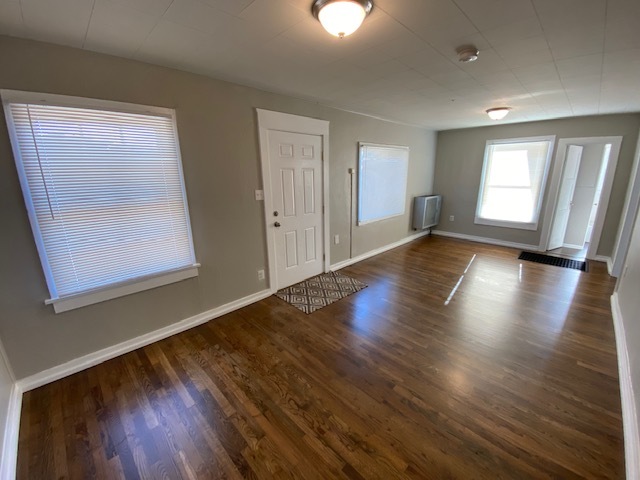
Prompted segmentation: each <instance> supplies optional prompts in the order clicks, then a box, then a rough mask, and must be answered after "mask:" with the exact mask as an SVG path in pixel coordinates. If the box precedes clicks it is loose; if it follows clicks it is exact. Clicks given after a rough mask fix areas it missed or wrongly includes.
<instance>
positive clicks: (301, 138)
mask: <svg viewBox="0 0 640 480" xmlns="http://www.w3.org/2000/svg"><path fill="white" fill-rule="evenodd" d="M269 169H270V174H271V189H272V197H273V212H272V216H271V217H270V218H269V213H267V228H268V229H269V231H270V236H271V241H272V242H273V243H274V246H275V249H274V250H275V257H276V258H275V265H276V278H275V279H274V280H275V285H276V288H278V289H280V288H284V287H287V286H289V285H293V284H294V283H297V282H300V281H302V280H305V279H307V278H309V277H313V276H314V275H318V274H319V273H322V271H323V258H322V257H323V251H324V249H323V238H324V235H323V218H322V216H323V212H322V205H323V198H322V197H323V195H322V191H323V190H322V137H321V136H318V135H306V134H301V133H291V132H281V131H275V130H270V131H269Z"/></svg>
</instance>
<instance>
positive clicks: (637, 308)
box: [616, 211, 640, 413]
mask: <svg viewBox="0 0 640 480" xmlns="http://www.w3.org/2000/svg"><path fill="white" fill-rule="evenodd" d="M628 252H629V253H628V254H627V260H626V263H625V267H624V268H623V270H622V271H623V273H622V276H621V277H620V280H619V281H618V285H617V286H616V290H617V293H618V305H619V306H620V313H621V314H622V323H623V324H624V331H625V339H624V340H625V342H626V344H627V351H628V353H629V364H630V367H631V383H632V385H633V390H634V394H635V395H634V396H635V403H636V412H638V413H640V348H638V345H640V315H639V313H638V312H640V295H638V292H640V211H638V214H637V216H636V220H635V227H634V229H633V234H632V237H631V244H630V245H629V250H628ZM618 354H620V352H618Z"/></svg>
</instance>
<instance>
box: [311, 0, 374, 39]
mask: <svg viewBox="0 0 640 480" xmlns="http://www.w3.org/2000/svg"><path fill="white" fill-rule="evenodd" d="M372 8H373V2H372V1H371V0H315V1H314V2H313V5H312V6H311V11H312V12H313V16H314V17H316V18H317V19H318V20H319V21H320V23H321V24H322V26H323V27H324V29H325V30H326V31H327V32H329V33H330V34H331V35H335V36H336V37H339V38H344V37H346V36H347V35H351V34H352V33H353V32H355V31H356V30H357V29H358V28H360V25H362V22H363V21H364V19H365V18H366V16H367V15H369V13H370V12H371V9H372Z"/></svg>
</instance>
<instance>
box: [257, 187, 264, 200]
mask: <svg viewBox="0 0 640 480" xmlns="http://www.w3.org/2000/svg"><path fill="white" fill-rule="evenodd" d="M260 200H264V190H256V201H258V202H259V201H260Z"/></svg>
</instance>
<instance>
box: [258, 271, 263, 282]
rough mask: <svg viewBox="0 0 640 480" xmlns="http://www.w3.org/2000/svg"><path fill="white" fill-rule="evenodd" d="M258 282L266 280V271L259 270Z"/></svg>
mask: <svg viewBox="0 0 640 480" xmlns="http://www.w3.org/2000/svg"><path fill="white" fill-rule="evenodd" d="M258 280H264V270H258Z"/></svg>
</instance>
